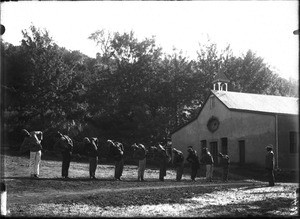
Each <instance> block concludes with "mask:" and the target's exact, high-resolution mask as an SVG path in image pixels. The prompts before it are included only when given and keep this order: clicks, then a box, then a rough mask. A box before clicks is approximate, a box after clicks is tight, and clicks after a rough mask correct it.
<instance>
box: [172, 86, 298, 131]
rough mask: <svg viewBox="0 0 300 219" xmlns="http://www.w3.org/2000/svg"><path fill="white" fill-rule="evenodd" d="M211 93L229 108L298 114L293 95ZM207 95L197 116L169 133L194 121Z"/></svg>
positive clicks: (212, 91) (296, 99)
mask: <svg viewBox="0 0 300 219" xmlns="http://www.w3.org/2000/svg"><path fill="white" fill-rule="evenodd" d="M211 94H213V95H215V96H216V97H217V98H218V99H219V100H220V101H221V102H222V103H223V104H224V105H225V106H226V107H227V108H228V109H229V110H238V111H248V112H256V113H257V112H258V113H267V114H287V115H298V114H299V99H298V98H295V97H282V96H273V95H262V94H251V93H240V92H229V91H216V90H211ZM211 94H210V95H208V96H207V98H206V100H205V101H204V103H203V104H202V106H201V108H200V109H199V111H198V113H197V116H195V117H194V118H192V119H191V120H190V121H188V122H187V123H185V124H183V125H181V126H179V127H177V128H175V129H174V130H173V131H172V132H171V134H173V133H175V132H177V131H178V130H180V129H181V128H183V127H184V126H186V125H188V124H189V123H191V122H193V121H195V120H196V119H197V118H198V117H199V115H200V113H201V111H202V109H203V107H204V106H205V105H206V102H207V101H208V99H209V97H210V96H211Z"/></svg>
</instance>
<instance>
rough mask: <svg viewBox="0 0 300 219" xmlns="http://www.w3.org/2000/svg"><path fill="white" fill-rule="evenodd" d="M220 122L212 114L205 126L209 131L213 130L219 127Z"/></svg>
mask: <svg viewBox="0 0 300 219" xmlns="http://www.w3.org/2000/svg"><path fill="white" fill-rule="evenodd" d="M219 125H220V122H219V120H218V118H217V117H214V116H212V117H211V118H210V119H209V120H208V122H207V128H208V130H209V131H210V132H215V131H216V130H217V129H218V128H219Z"/></svg>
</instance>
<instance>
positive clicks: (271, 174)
mask: <svg viewBox="0 0 300 219" xmlns="http://www.w3.org/2000/svg"><path fill="white" fill-rule="evenodd" d="M267 177H268V182H269V186H274V185H275V184H274V181H275V178H274V171H273V170H272V169H267Z"/></svg>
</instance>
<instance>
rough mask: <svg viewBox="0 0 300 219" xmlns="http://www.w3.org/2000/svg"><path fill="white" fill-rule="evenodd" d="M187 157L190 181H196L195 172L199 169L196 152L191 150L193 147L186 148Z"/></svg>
mask: <svg viewBox="0 0 300 219" xmlns="http://www.w3.org/2000/svg"><path fill="white" fill-rule="evenodd" d="M187 151H188V153H189V154H188V156H187V158H186V160H187V161H188V162H189V163H190V164H191V179H192V181H196V179H195V178H196V176H197V171H198V169H199V159H198V155H197V151H195V150H194V149H193V146H188V150H187Z"/></svg>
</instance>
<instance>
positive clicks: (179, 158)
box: [172, 148, 184, 181]
mask: <svg viewBox="0 0 300 219" xmlns="http://www.w3.org/2000/svg"><path fill="white" fill-rule="evenodd" d="M172 151H173V154H174V156H173V165H174V166H175V167H176V181H180V180H181V178H182V174H183V167H184V166H183V165H184V163H183V161H184V156H183V153H182V152H181V151H179V150H177V149H176V148H173V149H172Z"/></svg>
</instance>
